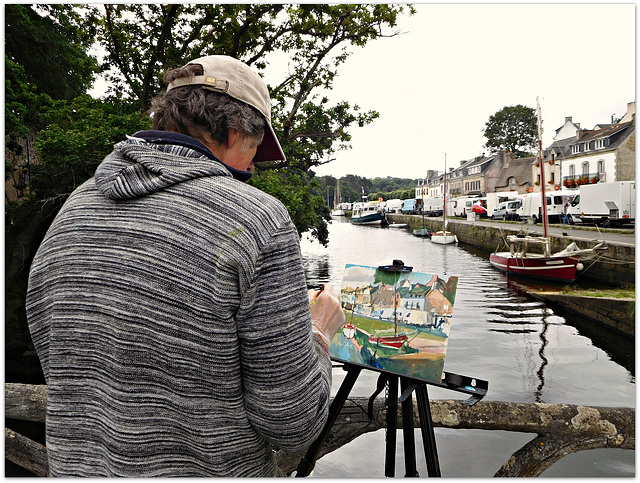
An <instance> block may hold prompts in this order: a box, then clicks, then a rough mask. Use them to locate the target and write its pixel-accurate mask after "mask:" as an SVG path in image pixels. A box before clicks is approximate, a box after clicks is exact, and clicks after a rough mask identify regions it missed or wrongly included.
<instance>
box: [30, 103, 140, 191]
mask: <svg viewBox="0 0 640 483" xmlns="http://www.w3.org/2000/svg"><path fill="white" fill-rule="evenodd" d="M41 115H42V118H43V120H44V121H45V122H46V124H47V128H46V129H44V130H42V131H41V132H40V135H39V137H38V140H37V141H36V143H35V147H36V149H37V151H38V153H39V155H40V157H41V162H40V163H39V164H37V165H34V166H33V168H32V179H31V191H32V193H33V194H34V195H35V196H36V197H38V198H40V199H44V198H49V197H53V196H56V195H58V194H61V193H70V192H71V191H72V190H73V189H75V188H76V187H77V186H79V185H80V184H81V183H83V182H84V181H86V180H87V179H88V178H90V177H91V176H93V173H94V171H95V169H96V168H97V167H98V165H99V164H100V162H101V161H102V160H103V159H104V157H105V156H106V155H107V154H109V153H110V152H111V151H112V149H113V145H114V144H115V143H117V142H119V141H122V140H123V139H125V138H126V135H127V134H132V133H134V132H136V131H139V130H141V129H148V128H149V127H150V121H149V118H148V117H147V116H146V115H143V114H141V113H140V106H139V105H138V104H137V103H131V102H130V103H123V102H121V101H119V100H117V99H114V98H107V99H103V100H97V99H93V98H91V97H90V96H87V95H82V96H79V97H77V98H76V99H74V100H73V101H71V102H67V101H56V102H54V103H53V104H52V105H51V106H50V107H49V108H48V109H46V110H44V112H43V113H42V114H41Z"/></svg>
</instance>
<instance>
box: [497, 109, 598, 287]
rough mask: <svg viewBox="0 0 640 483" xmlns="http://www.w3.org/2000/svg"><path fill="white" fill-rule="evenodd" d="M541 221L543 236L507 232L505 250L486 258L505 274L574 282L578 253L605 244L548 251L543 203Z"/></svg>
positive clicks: (587, 251) (577, 267) (596, 248)
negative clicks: (534, 247)
mask: <svg viewBox="0 0 640 483" xmlns="http://www.w3.org/2000/svg"><path fill="white" fill-rule="evenodd" d="M537 110H538V144H539V158H540V185H541V186H542V199H543V200H546V193H545V180H544V151H543V149H542V120H541V116H540V102H539V101H538V105H537ZM542 221H543V227H544V236H542V237H539V236H529V235H510V236H508V237H507V240H508V242H509V251H508V252H496V253H492V254H491V256H490V257H489V260H490V262H491V264H492V265H493V266H494V267H496V268H498V269H500V270H502V271H504V272H507V273H508V274H512V275H519V276H524V277H533V278H537V279H544V280H549V281H561V282H573V281H574V280H575V278H576V274H577V272H578V271H580V270H582V269H583V268H584V267H583V265H582V263H580V255H583V254H593V253H594V252H596V251H601V250H606V249H607V247H606V246H604V243H599V244H598V245H596V246H595V247H593V248H588V249H580V248H578V246H577V245H576V244H575V243H571V244H570V245H568V246H567V247H566V248H565V249H564V250H562V251H560V252H556V253H551V241H550V239H549V233H548V225H549V222H548V218H547V204H546V203H542ZM529 245H538V246H541V247H542V253H529V252H528V251H527V247H528V246H529Z"/></svg>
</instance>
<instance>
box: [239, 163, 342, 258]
mask: <svg viewBox="0 0 640 483" xmlns="http://www.w3.org/2000/svg"><path fill="white" fill-rule="evenodd" d="M249 184H251V185H252V186H255V187H256V188H258V189H261V190H262V191H265V192H267V193H269V194H271V195H272V196H274V197H276V198H278V199H279V200H280V201H282V203H283V204H284V205H285V206H286V207H287V210H289V214H290V215H291V219H292V220H296V221H295V225H296V228H297V230H298V235H302V233H304V232H306V231H307V230H311V234H312V236H313V237H315V238H317V239H318V241H319V242H320V243H321V244H322V245H325V246H326V245H327V243H328V241H329V238H328V237H329V231H328V229H327V220H330V219H331V216H330V214H329V208H328V207H327V205H326V204H325V200H324V197H323V196H322V190H321V187H320V184H319V183H318V181H317V180H316V179H314V178H311V177H310V175H309V174H308V173H305V172H304V171H301V170H299V169H293V168H290V169H286V170H277V169H269V170H260V171H256V173H255V174H254V175H253V176H252V178H251V179H250V180H249Z"/></svg>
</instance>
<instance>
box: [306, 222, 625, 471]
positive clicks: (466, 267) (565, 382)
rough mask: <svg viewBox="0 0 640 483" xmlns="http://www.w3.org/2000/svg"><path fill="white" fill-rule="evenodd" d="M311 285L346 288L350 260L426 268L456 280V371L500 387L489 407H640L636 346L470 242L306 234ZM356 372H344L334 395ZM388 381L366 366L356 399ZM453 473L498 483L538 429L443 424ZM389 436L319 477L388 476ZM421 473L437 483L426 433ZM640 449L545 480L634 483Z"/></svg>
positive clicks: (340, 457) (593, 454)
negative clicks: (568, 315) (510, 273)
mask: <svg viewBox="0 0 640 483" xmlns="http://www.w3.org/2000/svg"><path fill="white" fill-rule="evenodd" d="M301 246H302V252H303V256H304V260H305V271H306V275H307V282H308V284H309V285H310V286H311V287H317V286H319V285H320V284H322V283H326V282H329V283H332V284H334V285H335V286H336V287H337V288H339V287H340V285H341V280H342V272H343V270H344V266H345V264H347V263H354V264H362V265H370V266H378V265H389V264H391V263H392V262H393V260H394V259H400V260H402V261H403V262H404V263H405V265H407V266H412V267H413V269H414V270H415V271H420V272H427V273H437V274H441V275H449V276H451V275H456V276H458V277H459V280H458V291H457V295H456V301H455V305H454V312H453V320H452V325H451V333H450V339H449V343H448V348H447V355H446V361H445V371H447V372H451V373H455V374H461V375H466V376H471V377H476V378H479V379H484V380H486V381H488V382H489V391H488V394H487V396H486V397H485V399H486V400H495V401H514V402H543V403H567V404H581V405H588V406H608V407H635V369H634V364H635V361H634V342H633V341H629V340H627V339H625V338H623V337H619V336H616V335H612V334H611V333H610V332H608V331H606V330H601V329H598V328H594V327H592V326H590V325H589V324H586V323H584V322H583V321H580V320H569V319H565V318H564V317H561V316H559V315H557V314H555V313H554V312H553V310H552V309H550V308H549V307H547V306H546V305H545V304H544V303H541V302H539V301H535V300H533V299H531V298H530V297H528V296H527V295H526V293H525V292H524V291H523V290H522V288H523V285H522V283H521V282H517V283H514V282H513V281H510V280H508V279H507V277H506V276H505V275H504V274H502V273H501V272H499V271H497V270H496V269H494V268H493V267H492V266H491V265H490V263H489V260H488V253H483V252H479V251H477V250H474V249H472V248H467V247H465V246H462V245H436V244H432V243H431V241H430V240H429V239H428V238H419V237H415V236H413V235H412V234H411V232H410V231H408V230H405V229H397V228H379V227H368V226H354V225H352V224H351V223H349V222H348V221H345V220H341V219H334V220H333V223H332V224H331V225H330V227H329V245H328V247H322V246H321V245H319V244H318V242H317V241H311V240H310V239H309V238H305V237H303V240H302V242H301ZM344 374H345V372H344V371H343V370H342V369H340V368H335V369H334V373H333V376H334V381H333V392H334V394H335V392H336V391H337V390H338V388H339V386H340V384H341V382H342V380H343V378H344ZM377 376H378V374H377V373H375V372H373V371H368V370H365V371H362V373H361V374H360V376H359V378H358V381H357V383H356V386H355V387H354V389H353V390H352V391H351V395H353V396H362V397H369V396H370V395H371V394H372V393H373V392H374V390H375V387H376V381H377ZM429 396H430V397H431V398H434V399H466V396H465V395H464V394H461V393H458V392H455V391H451V390H447V389H443V388H439V387H434V386H429ZM435 435H436V443H437V449H438V457H439V461H440V468H441V472H442V476H444V477H458V478H469V477H483V478H486V477H492V476H493V475H494V473H495V472H496V471H497V470H498V469H499V468H500V467H501V466H502V464H503V463H504V462H505V461H506V460H507V458H508V457H509V456H510V455H511V454H512V453H513V452H515V451H516V450H517V449H519V448H520V447H522V446H523V445H524V444H526V443H527V442H528V441H530V440H532V439H533V438H534V437H535V435H534V434H525V433H514V432H506V431H483V430H452V429H447V428H436V429H435ZM397 440H398V443H397V457H396V476H403V475H404V460H403V452H402V434H401V433H399V434H398V438H397ZM384 452H385V439H384V430H381V431H377V432H374V433H368V434H366V435H363V436H361V437H359V438H358V439H356V440H355V441H353V442H351V443H349V444H347V445H345V446H344V447H342V448H341V449H340V450H338V451H335V452H333V453H331V454H329V455H326V456H325V457H324V458H322V459H321V460H319V461H318V462H317V464H316V467H315V469H314V471H313V473H312V476H314V477H324V478H340V477H382V476H384ZM416 456H417V461H418V472H419V473H420V475H421V476H427V470H426V464H425V461H424V451H423V449H422V439H421V435H420V432H419V430H416ZM634 475H635V452H634V451H628V450H616V449H602V450H590V451H582V452H579V453H575V454H572V455H569V456H566V457H565V458H563V459H561V460H560V461H559V462H557V463H556V464H555V465H553V466H552V467H551V468H549V469H548V470H547V471H545V472H544V473H543V476H548V477H568V476H576V477H578V476H579V477H613V476H623V477H630V476H634Z"/></svg>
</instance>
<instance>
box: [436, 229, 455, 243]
mask: <svg viewBox="0 0 640 483" xmlns="http://www.w3.org/2000/svg"><path fill="white" fill-rule="evenodd" d="M431 241H432V242H433V243H436V244H438V245H450V244H451V243H458V237H457V236H456V235H454V234H453V233H451V232H448V231H447V232H444V233H443V232H441V231H437V232H435V233H434V234H433V235H431Z"/></svg>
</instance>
